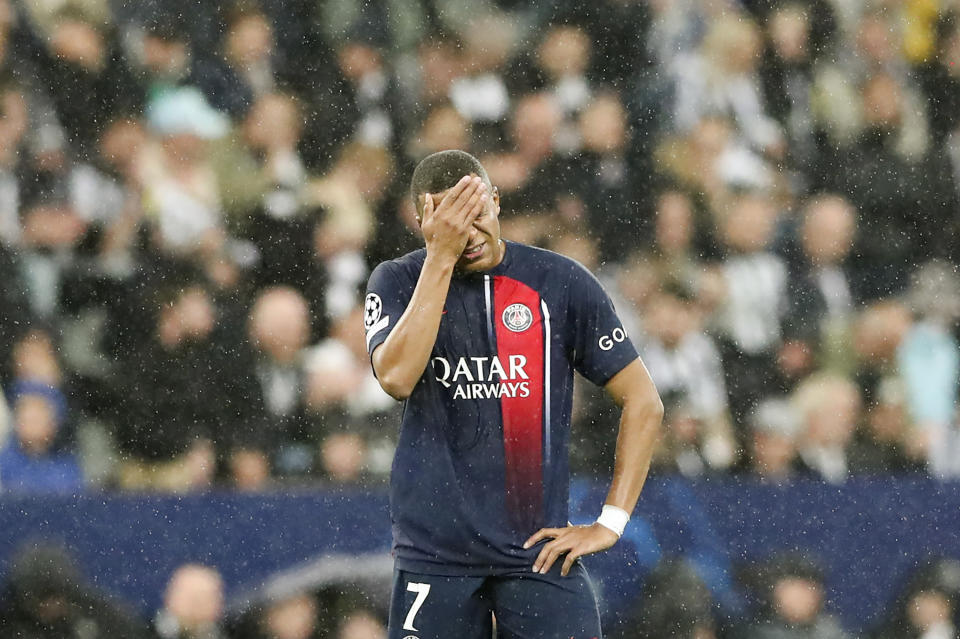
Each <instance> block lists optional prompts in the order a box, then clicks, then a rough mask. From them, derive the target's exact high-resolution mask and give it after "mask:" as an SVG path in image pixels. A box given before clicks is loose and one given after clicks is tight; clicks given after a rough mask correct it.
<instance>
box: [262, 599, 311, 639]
mask: <svg viewBox="0 0 960 639" xmlns="http://www.w3.org/2000/svg"><path fill="white" fill-rule="evenodd" d="M318 614H319V609H318V605H317V599H316V597H315V596H314V595H313V594H311V593H306V592H305V593H299V594H294V595H291V596H289V597H285V598H283V599H281V600H279V601H275V602H272V603H270V604H269V605H268V606H267V608H266V610H264V611H263V615H262V617H261V620H262V621H261V624H262V627H263V628H262V633H263V634H262V635H261V636H262V637H263V639H317V638H318V637H320V628H319V623H318Z"/></svg>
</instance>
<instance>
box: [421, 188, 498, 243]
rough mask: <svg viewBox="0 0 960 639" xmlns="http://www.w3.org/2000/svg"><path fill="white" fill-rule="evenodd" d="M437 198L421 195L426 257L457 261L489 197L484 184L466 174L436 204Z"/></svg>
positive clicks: (433, 195) (422, 228)
mask: <svg viewBox="0 0 960 639" xmlns="http://www.w3.org/2000/svg"><path fill="white" fill-rule="evenodd" d="M436 197H437V196H436V195H435V194H433V193H427V194H425V195H424V203H423V219H422V221H421V223H420V228H421V230H422V231H423V238H424V240H425V242H426V245H427V254H428V255H436V256H438V257H446V258H448V259H452V260H453V261H454V262H456V260H459V259H460V255H461V254H462V253H463V249H464V248H465V247H466V246H467V240H468V239H469V237H470V229H471V227H472V226H473V223H474V221H475V220H476V219H477V216H478V215H480V213H482V212H483V208H484V206H486V203H487V200H488V199H489V197H490V196H489V194H488V193H487V185H486V184H484V182H483V180H482V179H480V178H479V177H477V176H473V177H471V176H469V175H465V176H463V177H462V178H460V181H459V182H457V183H456V184H455V185H453V186H452V187H450V188H449V189H447V191H446V193H444V194H443V197H442V198H441V199H440V201H439V202H436Z"/></svg>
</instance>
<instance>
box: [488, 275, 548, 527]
mask: <svg viewBox="0 0 960 639" xmlns="http://www.w3.org/2000/svg"><path fill="white" fill-rule="evenodd" d="M493 301H494V316H493V321H494V323H495V324H496V336H497V357H498V358H499V359H500V361H501V362H502V364H503V366H505V367H508V368H507V374H508V376H512V373H514V372H516V374H517V377H518V378H519V379H513V380H511V381H513V382H519V381H525V382H527V384H526V386H527V388H528V389H529V393H528V394H526V395H525V396H521V395H523V393H516V394H515V395H514V396H513V397H507V396H506V395H504V396H503V397H501V398H500V408H501V411H502V415H503V455H504V465H505V469H506V491H507V508H508V509H509V510H510V514H511V516H512V517H513V519H514V521H515V523H516V524H517V525H518V526H520V527H521V530H523V531H524V532H526V530H527V529H529V530H530V532H533V527H534V526H536V525H538V524H539V523H540V521H541V520H542V508H543V387H544V384H543V317H542V316H541V313H540V295H539V294H538V293H537V292H536V291H535V290H533V289H532V288H530V287H529V286H527V285H526V284H524V283H522V282H518V281H517V280H514V279H511V278H509V277H504V276H502V275H498V276H496V277H494V284H493ZM520 358H523V359H520ZM521 362H522V368H520V365H521ZM520 370H522V372H523V374H524V375H526V376H527V378H528V379H523V377H522V375H521V374H520Z"/></svg>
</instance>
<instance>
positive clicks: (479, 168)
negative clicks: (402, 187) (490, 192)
mask: <svg viewBox="0 0 960 639" xmlns="http://www.w3.org/2000/svg"><path fill="white" fill-rule="evenodd" d="M471 173H474V174H476V175H478V176H479V177H480V179H481V180H483V181H484V182H485V183H486V185H487V188H488V189H492V188H493V186H492V185H491V184H490V176H488V175H487V170H486V169H484V168H483V165H482V164H480V160H478V159H477V158H475V157H473V156H472V155H470V154H469V153H467V152H466V151H458V150H450V151H438V152H437V153H431V154H430V155H428V156H427V157H425V158H423V159H422V160H420V164H418V165H417V168H415V169H414V170H413V177H412V178H411V179H410V197H412V198H413V204H414V206H416V207H417V211H419V210H420V202H419V199H420V196H421V195H423V194H425V193H440V192H441V191H446V190H447V189H449V188H450V187H452V186H453V185H455V184H456V183H457V182H459V181H460V178H462V177H463V176H464V175H470V174H471Z"/></svg>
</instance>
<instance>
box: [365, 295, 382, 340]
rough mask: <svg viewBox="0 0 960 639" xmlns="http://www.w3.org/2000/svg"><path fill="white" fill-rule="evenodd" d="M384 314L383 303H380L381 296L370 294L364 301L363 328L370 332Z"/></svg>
mask: <svg viewBox="0 0 960 639" xmlns="http://www.w3.org/2000/svg"><path fill="white" fill-rule="evenodd" d="M382 313H383V302H381V301H380V296H379V295H377V294H376V293H370V294H368V295H367V299H365V300H364V301H363V327H364V328H365V329H366V330H368V331H369V330H370V329H371V328H372V327H373V325H374V324H376V323H377V320H379V319H380V315H381V314H382Z"/></svg>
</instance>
